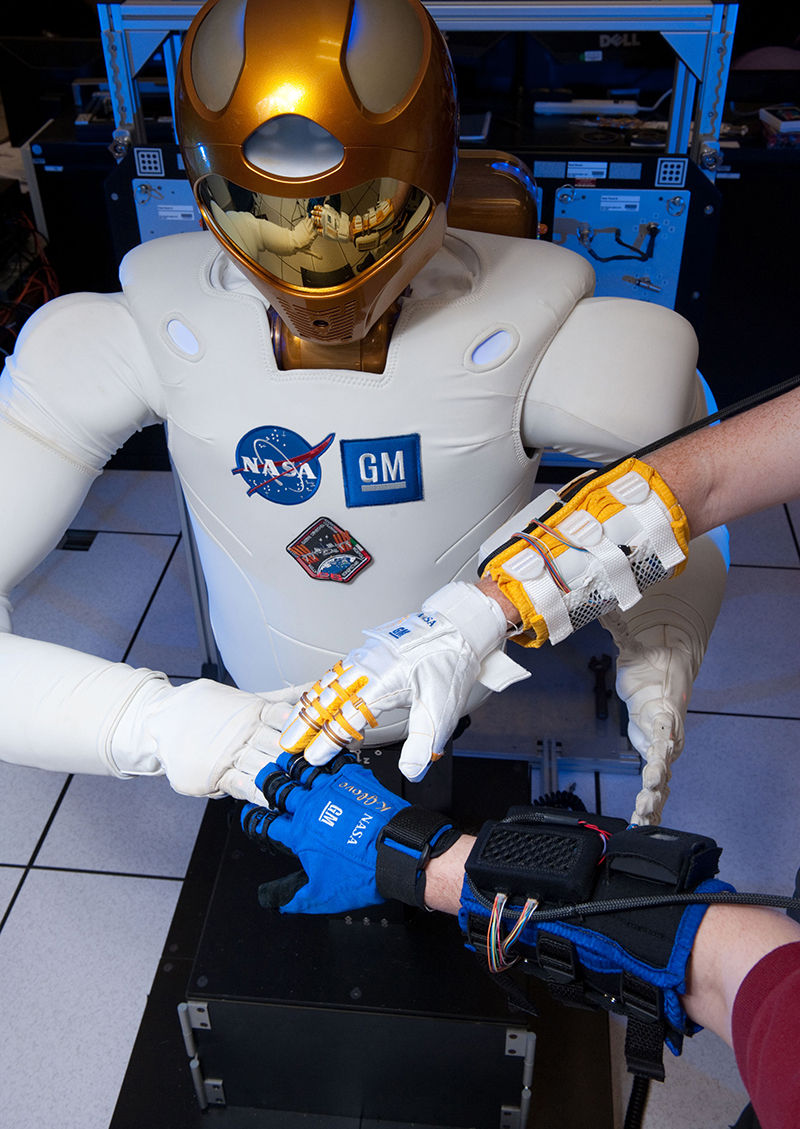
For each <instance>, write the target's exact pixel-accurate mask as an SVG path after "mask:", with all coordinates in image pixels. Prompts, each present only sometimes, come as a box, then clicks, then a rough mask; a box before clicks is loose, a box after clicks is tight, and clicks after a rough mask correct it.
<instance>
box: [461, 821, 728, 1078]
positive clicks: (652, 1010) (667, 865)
mask: <svg viewBox="0 0 800 1129" xmlns="http://www.w3.org/2000/svg"><path fill="white" fill-rule="evenodd" d="M720 853H721V851H720V849H719V848H718V847H717V845H716V843H715V842H714V840H713V839H709V838H707V837H704V836H701V835H691V834H687V833H686V832H682V831H672V830H670V829H669V828H663V827H629V826H628V825H627V824H626V822H625V821H624V820H619V819H608V818H604V817H602V816H598V815H590V814H588V813H586V812H571V811H565V810H562V809H555V808H546V807H541V808H512V809H511V811H510V812H509V814H508V815H507V816H506V817H505V819H504V820H502V821H500V822H496V823H487V824H485V825H484V827H483V828H482V829H481V832H480V835H479V836H478V839H477V841H476V843H475V846H474V847H473V850H472V852H471V854H470V857H469V859H468V861H467V864H466V874H465V879H464V886H463V890H462V901H461V907H462V908H461V912H460V914H459V921H460V924H461V927H462V929H463V930H464V932H465V934H466V936H467V944H468V947H471V948H473V949H475V950H476V952H478V953H479V955H481V957H482V958H483V956H484V954H485V957H486V960H487V962H488V965H489V969H490V971H491V972H493V973H496V974H499V977H500V979H501V981H505V982H506V983H505V985H504V986H506V987H507V988H510V990H511V991H512V993H513V991H514V983H513V981H512V978H511V977H507V976H506V975H505V973H506V972H507V970H508V969H509V968H511V967H512V966H513V965H514V964H517V963H519V967H520V970H521V971H524V972H525V973H528V974H531V975H534V976H537V977H539V978H541V979H545V980H547V981H548V983H549V986H550V990H551V992H552V994H553V995H554V996H555V997H556V998H557V999H560V1000H561V1001H562V1002H564V1003H566V1004H569V1005H572V1006H577V1007H581V1006H583V1007H590V1008H596V1007H603V1008H605V1009H606V1010H608V1011H614V1012H617V1013H619V1014H622V1015H626V1016H627V1017H628V1032H627V1039H626V1047H625V1052H626V1057H627V1059H628V1069H629V1070H631V1071H632V1072H633V1073H636V1074H641V1075H644V1076H645V1077H649V1078H655V1079H658V1080H660V1081H663V1078H664V1067H663V1064H662V1061H661V1060H662V1052H663V1044H664V1042H665V1041H666V1043H667V1045H668V1046H669V1047H670V1049H671V1050H672V1052H673V1053H674V1054H680V1050H681V1046H682V1042H683V1037H684V1035H692V1034H694V1033H695V1031H697V1030H699V1028H698V1027H697V1026H696V1025H695V1024H694V1023H692V1022H691V1020H689V1018H688V1017H687V1015H686V1013H685V1011H684V1010H683V1007H682V1004H681V1001H680V998H679V997H680V994H681V993H683V992H684V991H685V989H686V967H687V963H688V960H689V954H690V953H691V950H692V945H693V944H694V939H695V935H696V933H697V930H698V928H699V927H700V922H701V921H702V918H703V915H704V913H705V911H706V909H707V903H706V902H704V898H708V901H714V900H717V899H718V897H719V896H720V893H721V892H723V891H731V892H732V891H733V887H731V886H728V885H727V884H726V883H723V882H719V881H716V880H715V879H714V875H715V874H716V873H717V862H718V859H719V856H720ZM734 896H735V894H734ZM726 897H727V895H725V894H724V893H723V894H721V899H725V898H726ZM643 899H644V900H645V901H644V902H643ZM647 899H649V901H647ZM721 899H720V900H721ZM695 903H696V904H695ZM517 991H520V990H519V989H518V988H517ZM520 997H522V993H521V991H520ZM518 1002H519V1001H518Z"/></svg>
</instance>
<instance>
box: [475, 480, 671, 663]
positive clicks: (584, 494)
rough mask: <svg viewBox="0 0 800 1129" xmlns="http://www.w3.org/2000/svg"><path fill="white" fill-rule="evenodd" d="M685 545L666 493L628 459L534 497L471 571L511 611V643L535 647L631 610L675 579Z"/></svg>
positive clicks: (490, 543)
mask: <svg viewBox="0 0 800 1129" xmlns="http://www.w3.org/2000/svg"><path fill="white" fill-rule="evenodd" d="M688 543H689V528H688V523H687V521H686V517H685V515H684V513H683V510H682V509H681V508H680V506H679V505H678V503H677V501H676V499H675V498H674V497H673V495H672V492H671V491H670V489H669V487H668V486H667V484H666V483H665V482H664V480H663V479H662V478H661V477H660V475H659V474H658V473H657V472H656V471H655V470H653V468H652V467H649V466H646V465H645V464H644V463H641V462H639V461H638V459H635V458H628V459H625V460H624V461H622V462H620V463H619V464H617V465H616V466H614V467H613V468H612V469H610V470H608V471H606V472H601V473H598V474H592V476H591V477H589V478H588V479H586V478H585V476H584V477H582V478H578V479H575V480H574V481H573V482H571V483H568V484H567V486H565V487H563V488H562V490H561V491H560V492H559V493H556V492H555V491H553V490H546V491H545V492H544V493H543V494H540V495H539V496H538V497H537V498H535V499H534V501H533V502H531V503H530V505H528V506H526V508H525V509H523V510H521V511H520V512H519V513H518V514H516V515H515V516H514V517H513V518H511V520H510V521H508V522H506V524H505V525H504V526H502V527H501V528H500V529H499V530H498V531H497V533H496V534H495V535H494V536H493V537H492V538H491V539H490V540H489V541H487V542H485V543H484V544H483V545H482V546H481V552H480V556H481V562H482V563H481V565H480V567H479V570H478V571H479V574H480V576H481V577H482V578H484V577H490V578H491V579H492V580H494V581H495V582H496V583H497V585H498V586H499V588H500V591H501V592H502V593H503V595H504V596H506V597H507V598H508V599H509V600H510V601H511V603H512V604H514V606H515V607H516V608H517V610H518V611H519V613H520V616H521V618H522V628H521V632H520V634H518V635H515V636H514V641H515V642H516V643H520V644H521V645H522V646H525V647H541V646H542V644H543V643H545V642H546V641H547V640H548V639H549V640H550V642H551V643H560V642H561V640H562V639H566V638H567V636H568V635H571V634H572V633H573V631H577V630H578V629H579V628H581V627H583V626H584V625H585V624H587V623H589V622H591V620H593V619H597V618H598V617H599V616H601V615H605V614H606V613H608V612H610V611H613V610H614V609H615V608H621V609H622V610H623V611H625V610H627V609H628V608H631V607H633V605H634V604H635V603H636V602H637V601H638V600H639V599H640V597H641V594H642V592H643V591H644V590H645V589H646V588H649V587H650V585H652V584H655V583H657V582H658V581H659V580H665V579H667V578H668V577H671V576H676V575H677V574H678V573H679V572H680V571H681V570H682V569H683V567H684V566H685V562H686V554H687V548H688Z"/></svg>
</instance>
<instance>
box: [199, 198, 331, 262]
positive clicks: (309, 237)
mask: <svg viewBox="0 0 800 1129" xmlns="http://www.w3.org/2000/svg"><path fill="white" fill-rule="evenodd" d="M211 210H212V212H213V213H214V219H215V220H216V221H217V223H218V224H219V226H220V228H221V229H222V230H223V231H224V232H225V234H226V235H227V236H228V238H229V239H230V240H231V241H232V242H233V243H235V244H236V246H237V247H241V248H242V250H243V251H245V252H246V254H248V255H249V256H250V258H251V259H255V260H256V261H257V260H258V257H259V255H260V254H261V252H262V251H271V252H272V254H273V255H280V256H282V257H284V256H287V255H294V254H295V252H297V251H304V250H305V249H306V248H307V247H310V246H311V244H312V243H313V242H314V240H315V239H316V237H317V232H316V230H315V228H314V224H313V223H312V221H311V220H310V219H308V218H306V219H302V220H300V222H299V223H298V224H296V225H295V227H280V226H279V225H278V224H276V223H271V222H270V221H269V220H265V219H261V218H259V217H258V216H254V215H253V214H252V212H226V211H224V209H222V208H220V206H219V205H218V204H217V203H215V202H214V201H213V200H212V201H211Z"/></svg>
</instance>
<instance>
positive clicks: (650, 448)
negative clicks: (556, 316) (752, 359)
mask: <svg viewBox="0 0 800 1129" xmlns="http://www.w3.org/2000/svg"><path fill="white" fill-rule="evenodd" d="M798 384H800V373H798V374H797V375H796V376H792V377H790V378H789V380H784V381H782V382H781V383H780V384H773V385H772V387H771V388H765V389H764V390H763V391H761V392H754V393H753V394H752V395H751V396H745V398H744V399H743V400H737V402H736V403H735V404H729V405H728V407H727V408H720V410H719V411H718V412H713V413H712V414H711V415H710V416H703V418H702V419H698V420H695V421H694V423H687V424H686V426H685V427H679V428H678V430H677V431H672V432H670V434H669V435H665V436H664V437H663V438H661V439H655V440H653V442H652V443H648V444H647V445H646V446H645V447H640V448H639V450H638V451H633V452H632V453H631V454H630V455H622V456H621V457H620V458H619V459H617V460H616V461H615V462H613V463H608V464H607V465H606V466H602V467H599V468H598V469H597V470H596V471H595V472H594V473H593V474H590V475H586V477H585V478H579V479H578V480H577V481H576V483H575V487H576V489H582V488H583V487H584V486H585V485H586V483H587V482H591V481H592V479H593V478H598V477H599V476H600V475H601V474H607V473H608V472H609V471H610V470H614V468H615V467H618V466H621V464H622V463H624V462H627V460H628V459H640V460H641V459H644V458H646V456H647V455H652V454H653V452H654V451H660V450H661V448H662V447H666V446H667V445H668V444H669V443H676V442H677V441H678V439H684V438H685V437H686V436H687V435H692V434H693V433H694V432H695V431H701V430H702V429H703V428H704V427H710V426H711V424H712V423H717V422H721V421H722V420H725V419H730V418H731V417H732V416H738V415H740V414H741V413H742V412H746V411H748V410H749V409H750V408H755V407H757V406H758V405H759V404H766V403H767V402H768V401H769V400H774V399H775V398H776V397H778V396H782V395H783V393H784V392H791V390H792V389H793V388H796V387H797V386H798ZM570 497H571V494H566V495H564V497H563V499H562V500H563V501H569V498H570ZM558 508H559V507H557V506H554V507H553V509H551V510H550V511H549V513H550V515H551V516H552V514H553V513H554V512H555V511H556V510H557V509H558ZM547 516H548V515H547V514H545V516H544V518H543V519H542V520H543V521H546V520H547Z"/></svg>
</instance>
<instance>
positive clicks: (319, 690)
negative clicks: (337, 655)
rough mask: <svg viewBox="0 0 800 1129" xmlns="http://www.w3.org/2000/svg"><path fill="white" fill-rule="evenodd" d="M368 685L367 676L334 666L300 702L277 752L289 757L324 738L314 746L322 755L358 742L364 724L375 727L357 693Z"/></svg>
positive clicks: (351, 669) (348, 668)
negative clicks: (289, 754) (323, 750)
mask: <svg viewBox="0 0 800 1129" xmlns="http://www.w3.org/2000/svg"><path fill="white" fill-rule="evenodd" d="M368 682H369V676H368V675H367V674H366V673H364V672H363V671H361V670H360V668H359V667H357V666H348V667H345V666H344V665H343V663H342V662H337V663H336V664H335V665H334V667H333V669H332V670H329V671H328V673H327V674H326V675H324V676H323V678H322V679H320V681H319V682H317V683H315V684H314V686H313V687H312V689H311V690H310V691H308V692H306V693H305V694H303V695H302V697H301V698H300V701H299V702H298V703H297V706H296V707H295V709H294V710H293V711H292V714H291V715H290V717H289V722H288V724H287V726H286V728H285V729H284V731H283V734H282V735H281V739H280V744H281V748H283V749H285V750H286V751H287V752H290V753H299V752H304V751H305V750H306V749H308V748H309V746H310V745H311V744H312V742H314V743H315V742H316V741H317V740H318V739H320V738H322V737H323V736H325V737H326V741H321V743H320V745H318V746H317V745H316V744H315V749H316V750H317V752H318V753H319V752H320V751H321V749H322V748H323V747H325V749H326V752H327V750H328V748H330V749H331V750H334V749H335V750H336V751H341V750H342V749H343V748H346V747H347V745H348V744H349V743H350V742H351V741H354V740H355V741H360V740H361V731H362V730H363V729H364V726H365V725H366V724H369V725H371V726H376V725H377V724H378V723H377V721H376V720H375V718H374V716H373V714H372V711H371V710H370V709H369V707H368V706H367V704H366V702H365V701H364V700H363V698H361V696H360V693H359V691H361V690H362V689H363V688H364V687H365V686H366V685H367V684H368ZM329 759H330V757H328V756H326V757H325V760H329ZM312 763H317V764H324V763H325V762H324V761H319V760H317V761H314V762H312Z"/></svg>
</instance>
